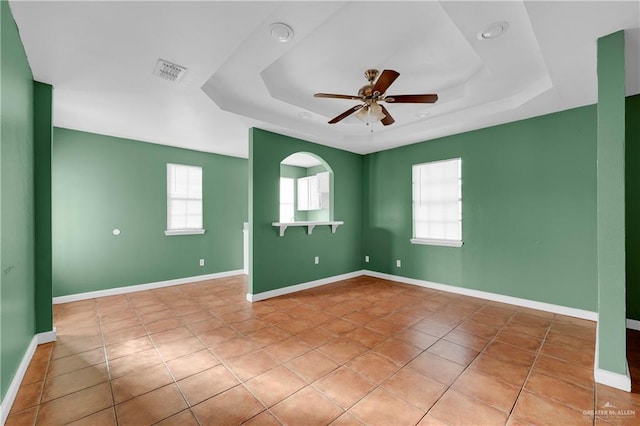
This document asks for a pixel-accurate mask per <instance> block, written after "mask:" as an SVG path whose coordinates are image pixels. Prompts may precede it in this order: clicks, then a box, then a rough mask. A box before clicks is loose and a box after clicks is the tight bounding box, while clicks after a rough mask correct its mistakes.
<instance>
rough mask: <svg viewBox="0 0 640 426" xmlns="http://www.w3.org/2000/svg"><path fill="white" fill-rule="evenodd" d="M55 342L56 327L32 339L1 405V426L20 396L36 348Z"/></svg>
mask: <svg viewBox="0 0 640 426" xmlns="http://www.w3.org/2000/svg"><path fill="white" fill-rule="evenodd" d="M55 340H56V329H55V327H54V328H53V330H51V331H46V332H44V333H38V334H36V335H35V336H33V338H32V339H31V342H30V343H29V346H27V350H26V351H25V353H24V356H23V357H22V361H20V365H18V369H17V370H16V373H15V374H14V376H13V380H11V383H10V384H9V388H8V389H7V393H6V394H5V395H4V398H3V399H2V403H0V425H4V424H5V422H6V421H7V417H9V411H11V406H12V405H13V402H14V401H15V399H16V395H18V390H19V389H20V384H21V383H22V379H24V375H25V373H26V372H27V368H28V367H29V363H30V362H31V358H33V354H34V353H35V352H36V347H37V346H38V345H41V344H43V343H48V342H54V341H55Z"/></svg>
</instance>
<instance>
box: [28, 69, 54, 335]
mask: <svg viewBox="0 0 640 426" xmlns="http://www.w3.org/2000/svg"><path fill="white" fill-rule="evenodd" d="M34 108H35V113H34V122H33V133H34V190H35V215H36V217H35V238H36V242H35V244H36V247H35V250H36V253H35V262H36V264H35V267H36V271H35V272H36V294H35V297H36V299H35V306H36V333H42V332H46V331H51V330H53V305H52V274H53V269H52V268H53V262H52V257H51V256H52V255H51V251H52V242H51V231H52V229H51V148H52V142H53V87H52V86H51V85H49V84H44V83H38V82H35V83H34Z"/></svg>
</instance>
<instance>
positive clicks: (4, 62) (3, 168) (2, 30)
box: [0, 1, 35, 398]
mask: <svg viewBox="0 0 640 426" xmlns="http://www.w3.org/2000/svg"><path fill="white" fill-rule="evenodd" d="M0 22H1V26H0V47H1V49H0V56H1V58H2V59H1V62H0V92H1V96H0V98H1V101H0V120H1V127H0V175H1V178H0V181H1V183H0V200H1V201H0V203H1V206H0V211H1V213H0V222H1V223H0V225H1V226H0V228H1V231H0V233H1V236H2V238H1V241H2V243H1V247H0V276H1V279H2V281H1V282H0V328H1V330H0V364H1V365H0V398H4V396H5V394H6V392H7V389H8V387H9V384H10V383H11V380H13V376H14V375H15V372H16V370H17V368H18V365H19V364H20V362H21V361H22V357H23V356H24V354H25V351H26V350H27V347H28V346H29V343H30V342H31V339H32V338H33V334H34V328H35V308H34V298H35V277H34V250H35V244H34V207H33V198H34V193H33V114H34V112H33V79H32V75H31V69H30V68H29V64H28V62H27V57H26V55H25V52H24V48H23V46H22V42H21V41H20V35H19V33H18V28H17V26H16V24H15V22H14V20H13V16H12V15H11V10H10V9H9V5H8V3H7V2H6V1H0Z"/></svg>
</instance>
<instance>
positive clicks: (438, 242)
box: [410, 157, 464, 247]
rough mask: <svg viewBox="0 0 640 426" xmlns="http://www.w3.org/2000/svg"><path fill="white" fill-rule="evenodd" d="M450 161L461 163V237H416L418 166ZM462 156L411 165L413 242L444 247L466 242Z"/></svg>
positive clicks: (459, 185)
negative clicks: (463, 235) (416, 179)
mask: <svg viewBox="0 0 640 426" xmlns="http://www.w3.org/2000/svg"><path fill="white" fill-rule="evenodd" d="M449 161H457V162H458V164H459V166H458V167H459V169H458V170H459V173H458V194H459V195H458V203H459V204H458V205H459V209H458V215H459V220H458V226H459V232H460V239H443V238H428V237H416V200H415V194H416V184H418V182H416V181H415V171H416V167H420V166H427V165H433V164H437V163H443V162H449ZM462 213H463V212H462V158H461V157H453V158H447V159H443V160H436V161H428V162H425V163H419V164H413V165H412V167H411V226H412V238H411V239H410V241H411V243H412V244H422V245H431V246H442V247H462V245H463V244H464V241H463V238H462V223H463V214H462Z"/></svg>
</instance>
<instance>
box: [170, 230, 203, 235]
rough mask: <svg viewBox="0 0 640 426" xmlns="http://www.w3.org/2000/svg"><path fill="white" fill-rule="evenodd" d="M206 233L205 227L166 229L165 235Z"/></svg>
mask: <svg viewBox="0 0 640 426" xmlns="http://www.w3.org/2000/svg"><path fill="white" fill-rule="evenodd" d="M204 233H205V230H204V229H170V230H167V231H164V235H166V236H167V237H171V236H173V235H201V234H204Z"/></svg>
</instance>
